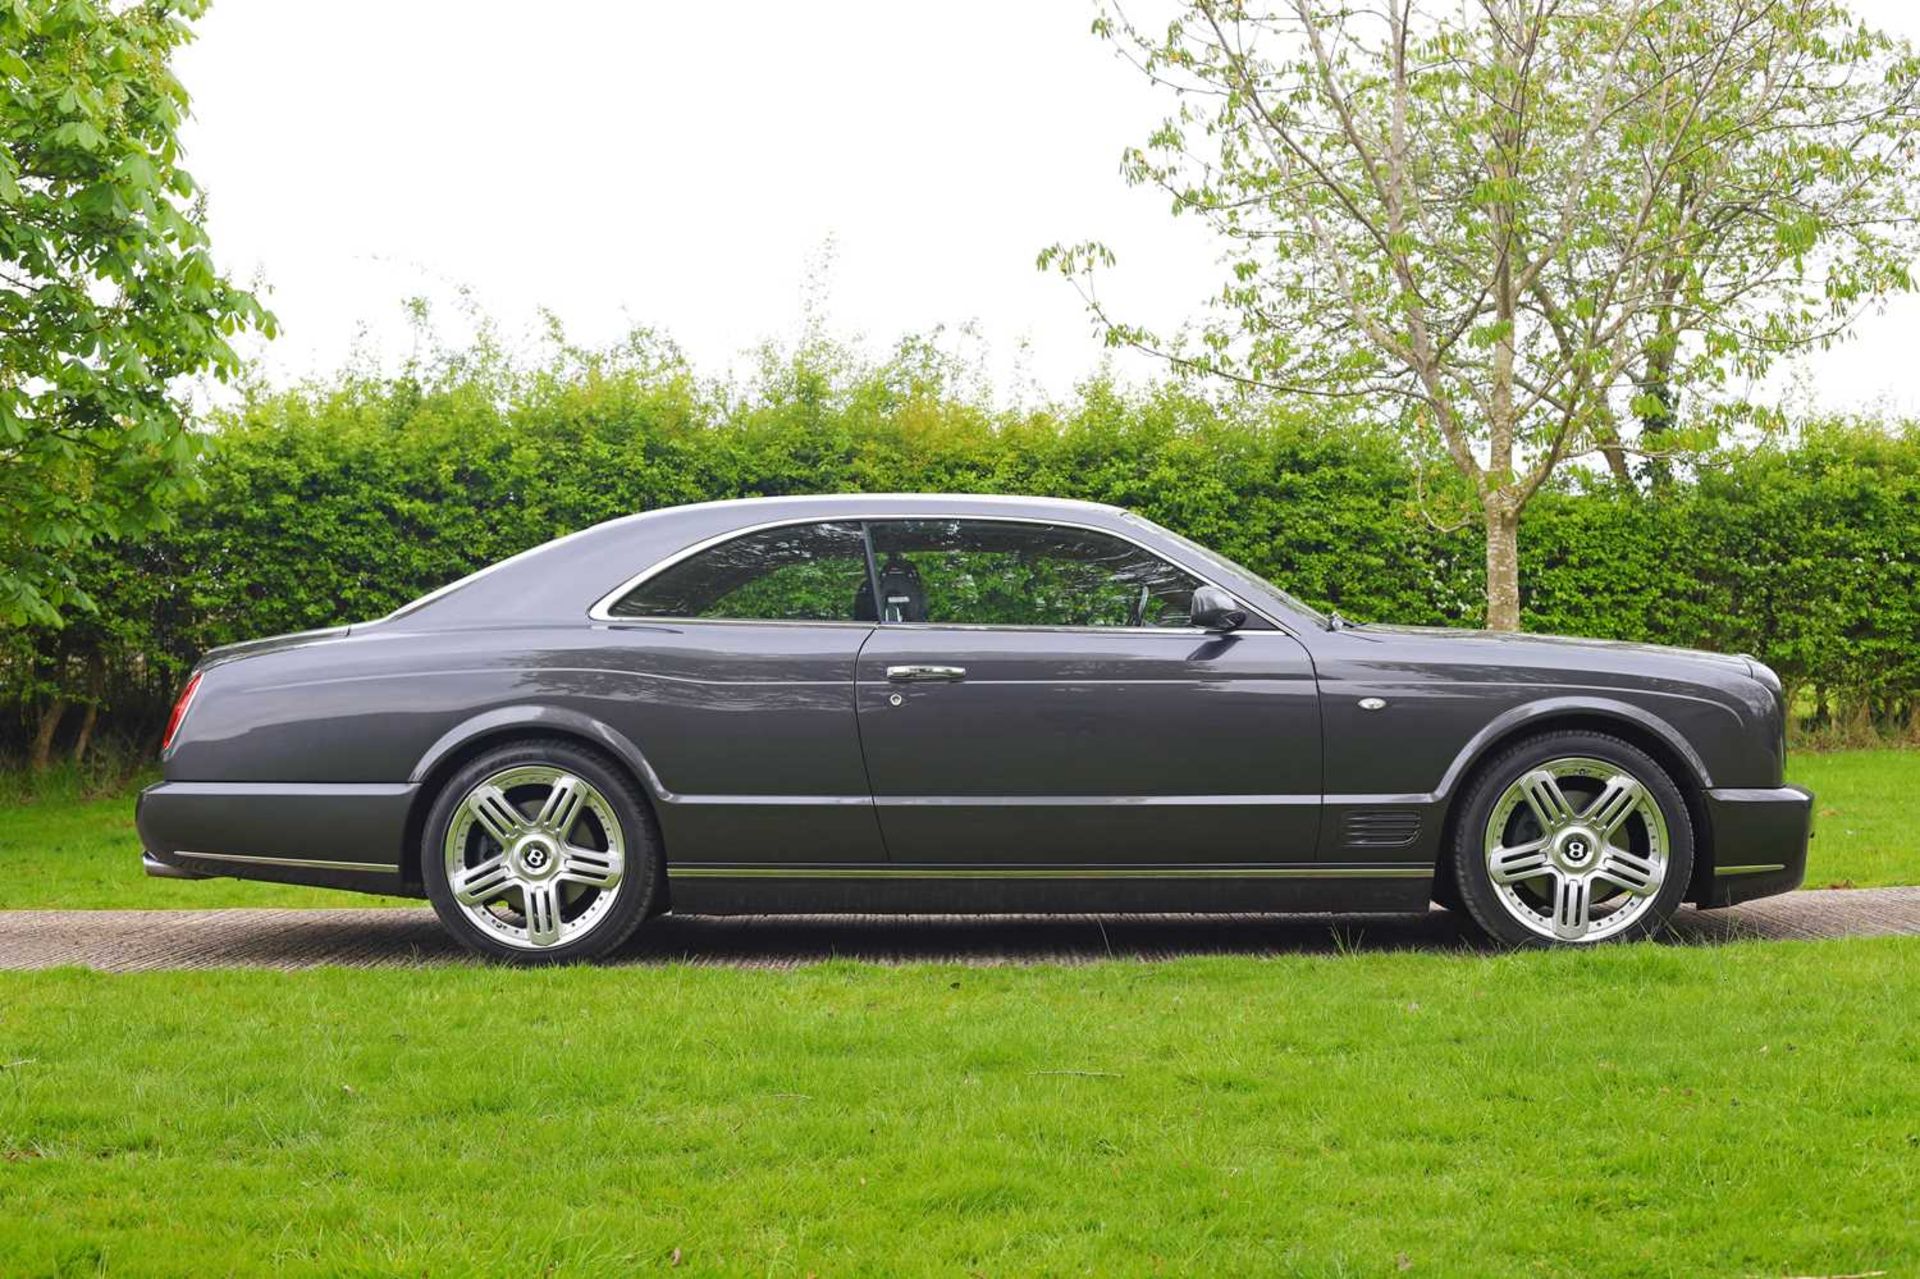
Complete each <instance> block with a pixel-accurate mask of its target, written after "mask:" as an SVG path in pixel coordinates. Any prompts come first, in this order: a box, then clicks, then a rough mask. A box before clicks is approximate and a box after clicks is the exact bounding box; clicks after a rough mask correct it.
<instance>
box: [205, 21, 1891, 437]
mask: <svg viewBox="0 0 1920 1279" xmlns="http://www.w3.org/2000/svg"><path fill="white" fill-rule="evenodd" d="M1856 8H1858V9H1859V10H1860V11H1862V12H1864V13H1866V14H1867V15H1868V16H1869V17H1870V18H1871V19H1872V20H1873V21H1875V22H1877V23H1878V24H1880V25H1882V26H1884V27H1887V28H1890V29H1893V30H1896V31H1899V32H1901V33H1903V34H1905V35H1907V36H1909V37H1910V38H1913V39H1915V40H1916V41H1920V3H1915V0H1856ZM1092 16H1093V9H1092V6H1091V4H1090V3H1088V2H1087V0H966V2H965V3H954V2H952V0H945V2H938V3H936V2H934V0H832V2H828V0H816V2H814V3H804V4H796V3H793V2H792V0H732V2H730V3H727V4H704V3H687V2H686V0H678V2H670V0H632V2H628V3H618V2H615V0H605V2H602V3H593V2H591V0H546V2H545V3H542V4H537V5H534V4H525V3H492V2H486V3H482V2H479V0H439V2H432V0H217V3H215V4H214V6H213V8H212V10H211V11H210V12H209V14H208V15H207V17H206V18H204V19H203V20H202V22H201V23H200V24H199V32H200V36H199V40H198V41H197V42H196V43H195V44H193V45H191V46H189V48H188V49H187V50H186V51H185V52H184V53H183V54H182V55H181V57H180V60H179V64H178V71H179V74H180V76H181V78H182V79H183V81H184V82H185V84H186V86H187V89H188V91H189V92H190V93H191V94H192V95H193V98H194V119H193V121H192V122H191V124H190V125H189V127H188V130H187V133H186V143H187V148H188V154H187V167H188V168H189V169H190V170H191V171H192V172H193V174H194V176H195V177H196V178H197V179H199V181H200V182H201V184H202V185H203V186H204V187H206V188H207V190H208V192H209V198H210V208H211V223H212V225H211V230H212V234H213V241H214V248H215V251H216V254H217V256H218V258H219V260H220V262H221V264H222V266H223V267H224V268H225V269H226V270H227V271H229V272H230V273H232V274H234V275H236V276H238V277H240V278H253V277H257V278H258V279H259V280H260V281H261V282H262V283H264V285H265V286H266V287H267V290H268V302H269V305H271V306H272V308H273V309H274V310H275V311H276V312H277V314H278V315H279V318H280V320H281V324H282V327H283V332H282V336H281V338H280V339H279V340H278V341H276V342H273V343H271V344H268V345H267V346H266V347H265V349H264V355H263V358H264V360H265V363H266V367H267V369H268V371H269V375H270V376H271V377H273V378H274V380H276V381H287V380H291V379H293V378H296V377H299V376H303V375H306V374H309V373H321V372H325V371H327V370H330V369H332V368H333V367H335V366H337V365H338V364H339V363H340V362H341V361H342V360H343V359H344V358H345V357H346V356H347V354H348V353H349V351H350V350H351V348H352V347H353V345H354V343H355V341H356V335H358V334H360V333H361V332H362V331H363V330H364V332H365V334H366V339H365V340H367V341H369V342H370V343H372V344H373V345H374V346H375V347H376V348H377V349H380V350H383V351H386V352H388V353H391V354H394V355H403V354H404V353H405V352H406V351H407V350H408V349H409V347H410V345H411V339H410V336H409V331H408V329H407V326H406V323H405V321H404V318H403V314H402V309H401V301H402V299H404V298H406V297H409V296H414V295H424V296H427V297H429V298H431V299H433V300H434V303H435V307H436V312H437V314H438V316H439V318H440V320H441V321H442V322H443V324H444V327H445V328H446V329H447V330H448V331H449V332H450V333H452V334H457V333H458V332H459V326H458V322H457V319H456V316H455V302H454V299H455V297H456V290H457V288H458V287H459V286H468V287H470V288H471V289H472V290H473V292H474V295H475V297H476V299H477V300H478V302H479V304H480V305H481V306H482V307H483V308H484V309H485V310H487V311H488V312H490V313H491V314H492V315H493V316H495V317H496V318H497V319H498V320H499V321H500V322H501V323H502V324H503V326H504V327H505V328H506V330H507V331H508V333H509V334H510V335H514V334H525V333H529V332H531V331H532V327H533V324H534V318H535V315H536V310H537V308H539V307H543V306H544V307H546V308H549V309H551V310H552V311H553V312H555V313H556V314H557V315H558V316H559V317H560V318H561V320H562V321H563V322H564V323H565V325H566V326H567V329H568V331H569V334H570V336H572V337H573V338H574V339H575V340H576V341H582V342H585V343H589V344H596V343H600V342H604V341H609V340H612V339H613V338H615V337H617V336H619V335H620V334H621V333H623V332H624V331H625V330H626V329H627V328H629V327H630V326H632V325H634V324H645V325H649V326H652V327H655V328H658V329H660V330H662V331H663V332H665V333H667V334H668V335H670V336H671V337H673V338H674V339H675V340H676V341H677V342H679V343H680V344H681V346H682V347H683V348H684V349H685V350H686V351H687V353H688V354H689V356H691V357H692V359H693V360H694V362H695V364H696V366H697V367H698V368H699V369H700V370H701V371H702V372H704V373H711V374H718V373H721V372H724V371H727V370H728V369H730V368H738V367H740V363H739V362H740V359H741V357H742V355H743V353H744V352H746V351H747V350H749V349H750V348H752V347H753V346H755V345H756V344H758V343H759V342H761V341H763V340H766V339H769V338H771V339H790V338H791V337H792V336H793V335H794V334H796V333H797V332H798V331H799V329H800V325H801V317H802V298H803V295H804V293H805V291H806V289H805V280H806V278H807V277H808V275H809V272H810V271H814V272H816V273H817V271H818V268H819V266H820V264H821V263H822V262H823V261H827V263H828V265H827V269H826V272H825V279H826V284H827V295H826V313H827V319H828V322H829V324H830V327H831V328H832V329H833V330H834V331H835V332H837V333H839V334H841V335H843V336H852V337H860V338H864V339H865V342H866V344H867V345H868V347H869V349H870V350H872V351H875V352H879V351H881V350H884V348H886V347H888V346H890V345H891V344H892V342H893V341H894V340H895V339H896V338H897V337H899V336H901V335H902V334H904V333H908V332H925V331H928V330H931V329H932V328H933V327H934V326H936V325H945V326H947V328H948V329H949V330H954V329H958V328H960V327H961V326H966V325H971V326H973V328H974V329H975V330H976V331H977V333H978V341H979V343H981V344H984V347H985V353H986V357H987V359H988V362H989V367H990V368H991V369H992V370H993V372H994V375H995V379H996V382H997V383H998V385H999V387H1000V388H1001V392H1002V394H1003V396H1006V397H1009V398H1021V399H1029V400H1030V399H1033V398H1038V397H1040V396H1044V395H1046V394H1049V393H1052V394H1062V393H1065V392H1066V391H1068V390H1069V389H1070V388H1071V387H1072V385H1073V384H1074V383H1075V382H1076V381H1077V380H1079V379H1080V378H1082V377H1084V376H1086V375H1087V374H1088V373H1090V372H1092V371H1093V370H1094V369H1095V368H1096V367H1097V365H1098V363H1099V361H1100V360H1101V359H1102V358H1103V356H1104V354H1105V353H1104V352H1103V350H1102V348H1101V346H1100V344H1099V342H1098V340H1097V339H1096V338H1095V336H1094V334H1093V330H1092V327H1091V325H1090V323H1089V321H1088V319H1087V316H1086V313H1085V311H1084V310H1083V308H1082V306H1081V304H1080V300H1079V298H1078V296H1077V295H1076V294H1075V293H1074V291H1073V289H1072V288H1071V287H1070V286H1069V285H1068V284H1067V283H1066V282H1065V281H1063V280H1061V279H1060V278H1059V277H1058V276H1056V275H1050V274H1045V275H1043V274H1042V273H1040V272H1039V271H1037V270H1036V269H1035V268H1034V256H1035V254H1036V253H1037V252H1038V251H1039V250H1040V249H1041V248H1042V247H1043V246H1045V245H1047V244H1049V243H1052V242H1054V241H1056V240H1066V241H1076V240H1081V239H1100V240H1104V241H1105V242H1106V243H1107V244H1108V245H1109V246H1110V247H1112V248H1113V249H1114V250H1115V251H1116V252H1117V253H1118V254H1119V255H1120V266H1119V268H1118V270H1117V271H1115V272H1112V273H1109V276H1108V277H1107V278H1105V279H1104V280H1103V284H1102V294H1103V297H1104V298H1105V299H1106V300H1108V301H1110V302H1112V303H1113V304H1114V309H1115V310H1116V312H1117V313H1119V314H1121V315H1123V316H1125V317H1126V318H1129V319H1134V320H1139V321H1141V322H1144V323H1146V324H1148V325H1150V326H1153V327H1157V328H1160V329H1163V330H1165V329H1172V328H1176V327H1177V326H1178V325H1179V324H1180V323H1181V321H1182V320H1183V319H1185V318H1187V317H1190V316H1194V315H1196V314H1198V312H1199V311H1200V309H1201V306H1202V305H1203V301H1204V299H1205V297H1206V296H1207V295H1208V294H1209V293H1210V292H1211V291H1212V290H1213V289H1215V288H1216V287H1217V286H1218V281H1219V275H1218V272H1217V271H1216V270H1215V269H1214V267H1213V262H1214V257H1215V253H1216V250H1215V247H1214V246H1213V245H1212V243H1211V242H1210V241H1209V240H1208V238H1207V236H1206V233H1205V232H1204V231H1203V230H1202V229H1201V228H1200V227H1199V226H1198V225H1197V224H1195V223H1193V222H1192V221H1191V220H1190V219H1181V220H1179V221H1176V220H1174V219H1173V218H1172V217H1170V216H1169V215H1168V213H1167V211H1166V206H1165V202H1164V200H1163V199H1162V198H1161V197H1160V196H1159V195H1157V194H1156V193H1153V192H1150V191H1144V190H1135V189H1130V188H1128V187H1126V186H1125V184H1124V183H1123V182H1122V181H1121V179H1120V176H1119V155H1120V153H1121V150H1122V149H1123V148H1124V147H1127V146H1130V145H1134V144H1137V143H1139V142H1141V141H1143V140H1144V138H1145V136H1146V133H1147V131H1148V130H1149V129H1150V128H1151V127H1152V125H1153V124H1154V122H1156V121H1157V120H1158V119H1159V118H1160V116H1161V115H1162V114H1164V112H1165V110H1166V105H1167V104H1166V102H1165V101H1164V100H1162V99H1161V98H1159V97H1158V96H1156V95H1155V94H1153V93H1152V92H1150V91H1149V90H1148V88H1147V87H1146V86H1145V85H1144V84H1143V83H1142V82H1141V80H1140V77H1139V75H1138V73H1137V72H1135V71H1133V70H1132V69H1131V68H1129V67H1127V66H1125V65H1124V64H1122V63H1120V62H1119V61H1117V60H1116V59H1115V58H1114V56H1113V53H1112V49H1111V46H1110V45H1108V44H1106V43H1105V42H1103V41H1100V40H1098V39H1096V38H1094V37H1093V36H1092V35H1091V34H1089V32H1088V26H1089V23H1090V21H1091V19H1092ZM829 246H830V247H829ZM1917 338H1920V299H1916V298H1904V299H1901V300H1900V301H1899V302H1897V303H1896V304H1895V305H1894V307H1893V308H1891V309H1890V310H1889V311H1888V312H1887V313H1886V314H1884V315H1881V316H1875V317H1869V319H1868V320H1867V321H1865V322H1864V323H1863V324H1862V326H1861V329H1860V334H1859V338H1858V340H1857V341H1855V342H1854V343H1852V344H1850V345H1849V346H1847V347H1845V348H1843V349H1841V350H1839V351H1837V352H1832V353H1828V354H1824V355H1821V356H1818V357H1814V358H1813V359H1812V360H1810V361H1809V362H1808V365H1807V367H1806V368H1805V369H1804V370H1803V371H1802V375H1801V381H1802V387H1803V390H1802V392H1801V393H1802V394H1804V396H1806V397H1807V398H1809V399H1810V400H1811V402H1812V403H1813V404H1814V405H1817V406H1818V407H1821V408H1825V409H1843V410H1844V409H1857V408H1881V409H1885V410H1890V411H1893V412H1898V413H1905V414H1914V415H1920V358H1916V357H1917V356H1920V340H1916V339H1917ZM1115 363H1116V367H1117V368H1118V369H1119V370H1120V371H1121V372H1123V373H1126V374H1147V373H1150V372H1152V369H1151V366H1150V364H1149V363H1148V362H1147V361H1145V360H1144V358H1143V357H1131V358H1117V359H1116V361H1115Z"/></svg>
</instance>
